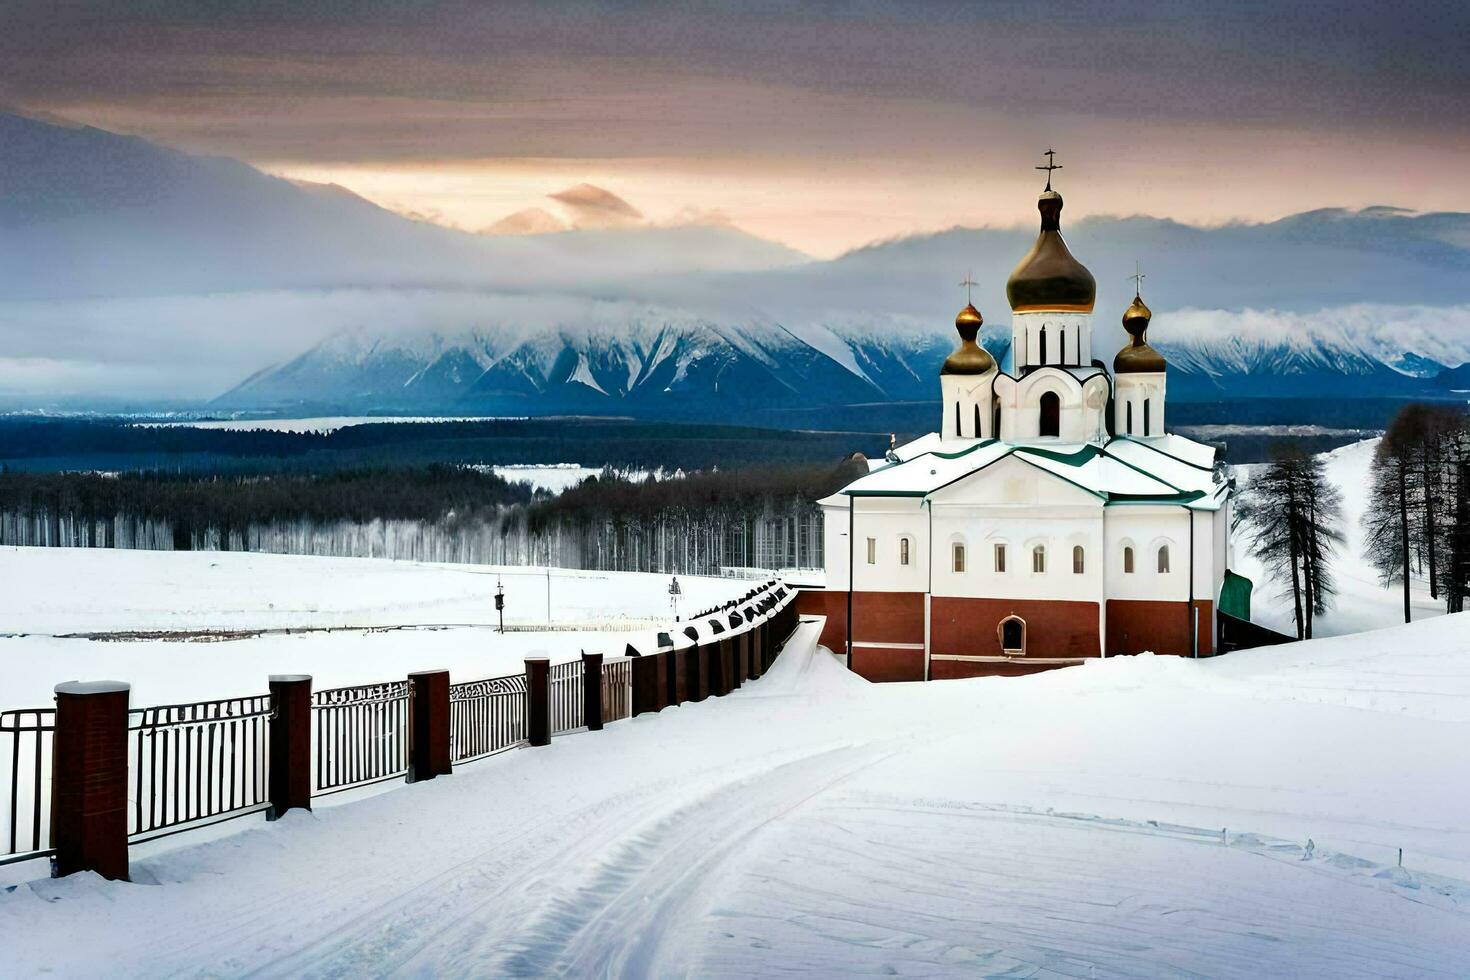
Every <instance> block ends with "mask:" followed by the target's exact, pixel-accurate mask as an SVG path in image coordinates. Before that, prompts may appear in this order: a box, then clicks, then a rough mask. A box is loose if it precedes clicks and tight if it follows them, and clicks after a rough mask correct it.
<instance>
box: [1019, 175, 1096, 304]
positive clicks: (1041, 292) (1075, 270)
mask: <svg viewBox="0 0 1470 980" xmlns="http://www.w3.org/2000/svg"><path fill="white" fill-rule="evenodd" d="M1036 207H1037V210H1039V211H1040V212H1041V232H1040V234H1038V235H1037V236H1036V244H1034V245H1032V246H1031V251H1029V252H1027V253H1026V257H1025V258H1023V259H1022V260H1021V262H1020V264H1019V265H1017V266H1016V269H1015V271H1014V272H1012V273H1011V277H1010V278H1009V279H1008V280H1006V299H1008V300H1010V303H1011V310H1012V312H1015V313H1032V312H1042V311H1045V312H1061V313H1091V312H1092V307H1093V304H1094V303H1096V301H1097V280H1096V279H1094V278H1092V273H1091V272H1088V271H1087V266H1085V265H1083V264H1082V263H1081V262H1078V261H1077V260H1076V259H1075V258H1074V257H1073V256H1072V253H1071V252H1070V251H1069V250H1068V249H1067V243H1066V242H1065V241H1063V240H1062V230H1061V228H1062V223H1061V222H1062V195H1060V194H1058V193H1057V192H1056V191H1054V190H1051V189H1050V188H1048V189H1047V190H1046V191H1044V192H1043V193H1042V195H1041V197H1040V199H1038V200H1037V202H1036Z"/></svg>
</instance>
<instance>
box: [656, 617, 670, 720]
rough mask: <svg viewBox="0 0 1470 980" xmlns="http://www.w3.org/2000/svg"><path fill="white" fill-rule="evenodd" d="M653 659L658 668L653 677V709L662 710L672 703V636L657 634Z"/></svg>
mask: <svg viewBox="0 0 1470 980" xmlns="http://www.w3.org/2000/svg"><path fill="white" fill-rule="evenodd" d="M655 659H656V660H657V661H658V670H657V676H656V677H655V678H654V690H655V697H656V701H655V703H656V704H657V707H655V708H654V710H655V711H662V710H664V709H665V708H667V707H668V706H669V705H671V704H673V703H674V691H673V685H672V684H670V681H671V680H672V679H673V676H674V675H673V668H672V667H671V666H670V661H672V660H673V659H674V638H673V637H672V636H670V635H669V634H667V633H660V634H659V635H658V655H657V656H656V657H655Z"/></svg>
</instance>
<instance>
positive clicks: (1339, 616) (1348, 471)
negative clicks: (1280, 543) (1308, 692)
mask: <svg viewBox="0 0 1470 980" xmlns="http://www.w3.org/2000/svg"><path fill="white" fill-rule="evenodd" d="M1379 441H1380V440H1378V439H1368V440H1365V441H1363V442H1356V443H1353V444H1352V445H1350V446H1343V447H1342V448H1341V449H1334V450H1332V451H1331V452H1329V453H1326V454H1325V456H1326V458H1327V477H1328V479H1329V480H1331V481H1332V483H1333V484H1334V485H1335V486H1336V487H1337V488H1338V489H1339V490H1341V491H1342V517H1343V521H1342V531H1343V536H1344V538H1345V540H1344V542H1343V547H1342V548H1341V549H1339V550H1338V552H1337V555H1336V557H1335V560H1334V563H1333V573H1334V574H1335V576H1336V578H1337V585H1338V596H1337V599H1336V601H1335V602H1334V603H1333V604H1332V607H1331V608H1329V609H1328V610H1327V612H1326V613H1325V614H1324V615H1322V616H1319V617H1317V618H1316V620H1315V622H1314V623H1313V633H1314V634H1315V635H1317V636H1343V635H1346V634H1349V633H1358V632H1362V631H1363V630H1371V629H1378V628H1379V627H1383V626H1391V625H1393V624H1394V623H1402V622H1403V621H1404V594H1403V588H1402V586H1393V587H1385V586H1384V585H1383V583H1382V582H1381V580H1380V579H1379V577H1378V572H1377V570H1375V569H1374V568H1373V567H1372V566H1371V565H1369V564H1368V562H1367V561H1366V560H1365V559H1364V558H1363V512H1364V510H1365V509H1366V508H1367V506H1368V493H1369V489H1370V485H1371V484H1370V481H1369V471H1370V469H1371V467H1372V464H1373V453H1374V451H1375V450H1376V449H1377V448H1378V443H1379ZM1261 466H1262V464H1259V463H1257V464H1252V465H1250V466H1243V467H1237V468H1236V473H1237V481H1238V483H1239V485H1240V486H1241V487H1242V488H1244V486H1245V485H1246V484H1247V483H1248V482H1249V480H1250V477H1251V474H1252V473H1253V472H1257V471H1259V469H1260V468H1261ZM1247 537H1248V534H1247V532H1246V530H1245V529H1242V531H1240V532H1238V533H1237V534H1236V537H1235V560H1234V562H1233V564H1232V567H1233V568H1234V569H1235V571H1236V572H1238V573H1240V574H1241V575H1244V576H1245V577H1246V578H1248V579H1250V580H1251V581H1252V582H1254V583H1255V589H1254V591H1253V594H1252V596H1251V618H1252V619H1253V620H1255V621H1256V622H1258V623H1261V624H1263V625H1266V626H1270V627H1272V628H1273V629H1278V630H1280V631H1281V632H1283V633H1290V634H1293V635H1295V633H1296V629H1295V627H1294V626H1293V625H1292V602H1291V593H1290V591H1289V587H1287V590H1283V586H1282V584H1281V583H1280V582H1275V581H1272V580H1271V579H1269V578H1268V577H1267V576H1266V573H1265V571H1264V570H1263V569H1262V567H1261V563H1260V562H1258V561H1257V560H1256V559H1255V557H1254V556H1252V555H1251V554H1250V546H1249V543H1248V540H1247ZM1411 593H1412V598H1411V607H1412V609H1413V616H1414V619H1415V620H1419V619H1426V618H1429V617H1432V616H1442V615H1444V601H1443V599H1439V600H1435V599H1431V598H1430V597H1429V590H1428V587H1427V585H1426V583H1425V582H1423V581H1418V580H1416V581H1413V582H1412V583H1411Z"/></svg>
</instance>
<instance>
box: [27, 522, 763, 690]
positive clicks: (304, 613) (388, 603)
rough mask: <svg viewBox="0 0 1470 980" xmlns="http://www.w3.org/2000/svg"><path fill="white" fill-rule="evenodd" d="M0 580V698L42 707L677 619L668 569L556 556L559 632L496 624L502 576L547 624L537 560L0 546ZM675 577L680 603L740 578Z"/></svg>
mask: <svg viewBox="0 0 1470 980" xmlns="http://www.w3.org/2000/svg"><path fill="white" fill-rule="evenodd" d="M0 583H3V584H4V587H3V588H0V708H10V707H33V706H38V705H45V704H49V703H50V702H51V691H52V688H53V687H54V686H55V685H56V683H57V682H59V681H64V680H72V679H82V680H100V679H108V680H126V681H129V682H131V683H132V685H133V702H134V703H135V704H139V705H147V704H161V703H170V702H175V701H181V700H182V701H188V700H197V699H201V698H209V697H229V696H235V695H242V694H250V693H256V692H259V691H263V690H264V689H265V684H266V678H267V677H268V676H269V675H270V674H272V673H278V674H279V673H307V674H311V675H313V677H314V679H315V683H316V686H318V687H333V686H338V685H348V684H365V683H369V682H373V681H381V680H390V679H393V678H397V677H402V676H403V675H404V674H405V673H406V672H408V671H412V670H423V669H428V668H435V667H447V668H449V669H450V671H451V673H452V676H454V677H455V678H456V679H457V680H472V679H475V678H479V677H488V676H495V675H497V674H504V673H510V672H514V671H516V670H518V669H520V668H521V666H522V662H523V660H524V658H525V657H527V656H530V655H533V654H536V655H547V654H549V655H550V656H552V658H553V659H558V660H566V659H572V658H575V657H576V656H578V654H579V652H580V651H581V650H583V649H586V650H600V651H602V652H604V653H606V654H620V653H622V651H623V648H624V646H625V644H627V643H633V644H635V645H636V646H640V647H643V648H648V647H651V646H652V644H653V641H654V639H655V636H654V634H655V632H656V629H655V627H657V626H658V625H659V624H663V623H666V622H668V621H669V620H670V619H672V609H671V606H670V603H669V595H668V586H669V579H668V577H667V576H663V575H644V574H638V573H627V572H618V573H613V572H583V571H570V570H566V569H552V570H551V575H550V582H549V586H550V588H549V596H550V600H551V616H550V618H549V619H550V622H551V623H553V624H555V625H557V626H561V627H563V629H562V630H560V631H556V632H543V631H535V632H517V631H510V632H506V633H504V634H500V633H497V632H495V629H494V627H495V624H496V615H495V600H494V596H495V589H496V585H497V583H499V584H502V585H503V586H504V589H505V607H506V616H505V622H506V625H507V626H519V627H522V628H530V627H544V626H545V625H546V623H547V622H548V616H547V598H548V579H547V574H546V569H544V568H541V569H535V568H525V567H516V568H496V567H494V566H485V565H440V564H428V563H421V562H397V561H386V560H382V559H372V558H303V557H296V556H287V555H263V554H242V553H221V552H150V551H112V550H106V549H91V550H88V549H70V548H0ZM679 583H680V587H681V589H682V590H683V595H682V596H681V597H680V605H679V610H680V612H681V613H690V612H695V611H698V610H700V609H703V608H705V607H707V606H710V605H713V604H715V603H717V602H720V601H723V600H725V599H727V598H731V597H734V596H737V595H742V594H744V593H745V592H746V591H747V590H748V589H749V588H750V583H749V582H744V581H735V580H731V579H717V578H698V577H687V578H686V577H683V576H681V577H680V579H679ZM572 626H575V627H578V629H575V630H571V629H566V627H572ZM75 634H87V635H83V636H78V635H75ZM158 634H166V635H168V636H169V637H170V638H169V639H166V640H165V639H158V638H155V637H156V636H157V635H158ZM93 636H100V638H92V637H93Z"/></svg>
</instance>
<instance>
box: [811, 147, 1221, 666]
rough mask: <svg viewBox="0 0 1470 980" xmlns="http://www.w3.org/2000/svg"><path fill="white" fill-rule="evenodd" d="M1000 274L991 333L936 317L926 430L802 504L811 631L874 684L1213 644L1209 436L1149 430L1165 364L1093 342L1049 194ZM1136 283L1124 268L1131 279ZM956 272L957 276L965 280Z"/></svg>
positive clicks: (1082, 292) (1217, 515) (1081, 273)
mask: <svg viewBox="0 0 1470 980" xmlns="http://www.w3.org/2000/svg"><path fill="white" fill-rule="evenodd" d="M1039 169H1046V170H1047V176H1048V180H1047V184H1046V190H1045V191H1044V192H1043V193H1042V195H1041V198H1040V200H1039V202H1038V208H1039V210H1040V211H1041V231H1040V233H1039V234H1038V235H1037V238H1036V243H1035V244H1034V245H1033V246H1032V247H1031V251H1030V252H1028V253H1027V254H1026V256H1025V257H1024V258H1023V259H1021V262H1020V264H1019V265H1017V266H1016V269H1015V271H1014V272H1012V273H1011V276H1010V279H1009V280H1008V281H1007V282H1006V296H1007V299H1008V300H1009V302H1010V307H1011V314H1012V316H1011V343H1010V346H1009V349H1008V350H1007V351H1006V352H1005V354H1004V355H1003V357H1002V360H1001V362H1000V363H996V360H995V359H994V358H993V357H992V356H991V355H990V354H989V353H988V352H987V351H986V350H985V349H984V348H982V347H981V346H980V345H979V343H977V337H978V335H979V331H980V326H981V323H982V319H981V315H980V312H979V311H978V310H976V309H975V307H974V306H973V305H966V307H965V308H964V309H963V310H961V311H960V313H959V316H957V317H956V318H955V327H956V329H957V330H958V331H959V337H960V344H959V347H958V348H957V349H956V350H955V352H954V353H953V354H951V355H950V356H949V357H948V359H947V360H945V362H944V366H943V368H942V369H941V370H940V377H939V387H940V392H941V396H942V401H943V416H942V418H941V420H940V425H939V431H938V432H933V433H930V434H929V435H926V436H924V437H922V438H919V439H916V440H914V441H913V442H910V443H908V444H907V445H902V446H896V447H894V449H893V450H892V451H891V452H890V453H889V454H888V458H887V459H886V460H884V461H882V462H877V461H874V462H871V463H869V464H868V465H869V472H868V473H867V474H866V475H864V476H862V477H860V478H859V479H856V480H854V481H853V482H852V483H850V484H849V485H848V486H846V487H845V488H843V489H842V490H841V491H839V492H838V493H836V494H834V495H832V496H830V497H828V498H826V499H824V500H822V501H821V502H820V503H821V506H822V511H823V517H824V521H825V532H826V536H825V541H826V545H825V547H826V554H825V565H826V588H825V590H823V591H822V592H820V593H816V594H810V595H809V596H808V601H806V602H804V603H803V609H805V610H813V611H815V610H816V609H818V608H820V611H821V612H823V613H825V614H826V616H827V627H826V630H825V632H824V634H823V643H824V644H825V645H827V646H828V647H829V648H830V649H832V650H834V651H838V652H842V651H846V652H847V655H848V662H849V666H850V667H851V668H852V669H853V670H855V671H857V672H858V673H859V674H862V675H863V676H865V677H867V678H869V679H870V680H875V681H887V680H930V679H941V678H952V677H974V676H979V675H987V674H1022V673H1031V672H1034V671H1038V670H1045V669H1049V668H1053V667H1061V666H1066V665H1070V664H1077V663H1081V662H1083V661H1084V660H1086V659H1087V658H1089V657H1107V656H1115V655H1118V654H1128V653H1138V652H1142V651H1146V650H1151V651H1154V652H1156V653H1168V654H1180V655H1184V656H1209V655H1211V654H1212V653H1213V652H1214V637H1215V615H1216V608H1217V600H1218V598H1219V594H1220V588H1221V584H1222V582H1223V580H1224V578H1225V572H1226V566H1227V562H1228V558H1229V551H1230V494H1231V487H1230V484H1229V483H1228V482H1227V481H1226V480H1225V479H1224V477H1223V476H1222V475H1221V474H1220V473H1219V472H1217V468H1216V466H1215V452H1214V449H1213V448H1212V447H1210V446H1207V445H1202V444H1200V443H1197V442H1193V441H1191V440H1189V439H1186V438H1184V437H1182V436H1178V435H1172V434H1170V433H1168V432H1167V430H1166V428H1165V419H1166V414H1165V413H1166V396H1167V381H1168V366H1167V365H1166V364H1165V362H1164V358H1163V357H1162V356H1161V355H1160V354H1159V353H1158V351H1156V350H1154V348H1152V347H1151V346H1149V344H1148V329H1149V321H1150V318H1151V316H1152V314H1151V313H1150V311H1149V308H1148V307H1147V306H1146V305H1144V302H1143V299H1142V296H1141V295H1140V293H1141V290H1136V291H1135V296H1134V299H1133V303H1132V305H1130V306H1129V307H1128V308H1127V310H1125V311H1124V312H1123V326H1124V327H1125V328H1126V329H1127V331H1128V334H1129V335H1130V336H1131V338H1132V340H1131V341H1130V342H1129V343H1127V344H1126V345H1125V346H1124V347H1123V349H1122V350H1120V351H1118V352H1117V354H1116V355H1115V356H1114V357H1113V358H1112V369H1111V370H1109V367H1108V364H1107V363H1106V362H1105V361H1103V360H1101V359H1100V358H1099V357H1098V356H1097V354H1096V352H1095V351H1094V349H1093V337H1092V315H1093V306H1094V302H1095V299H1096V293H1097V284H1096V281H1095V280H1094V279H1093V276H1092V274H1091V273H1090V272H1088V270H1087V268H1086V267H1085V266H1083V265H1082V263H1081V262H1079V261H1077V259H1076V258H1074V257H1073V256H1072V253H1071V252H1070V251H1069V250H1068V248H1067V245H1066V242H1065V241H1063V240H1062V234H1061V213H1062V196H1061V195H1060V194H1058V193H1057V192H1056V191H1054V190H1052V188H1051V180H1050V177H1051V170H1052V169H1057V168H1056V167H1054V166H1053V165H1052V164H1051V163H1048V165H1047V167H1044V168H1039ZM1137 281H1138V283H1139V285H1140V286H1141V277H1138V280H1137ZM966 284H967V285H968V284H969V283H968V279H967V283H966Z"/></svg>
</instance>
